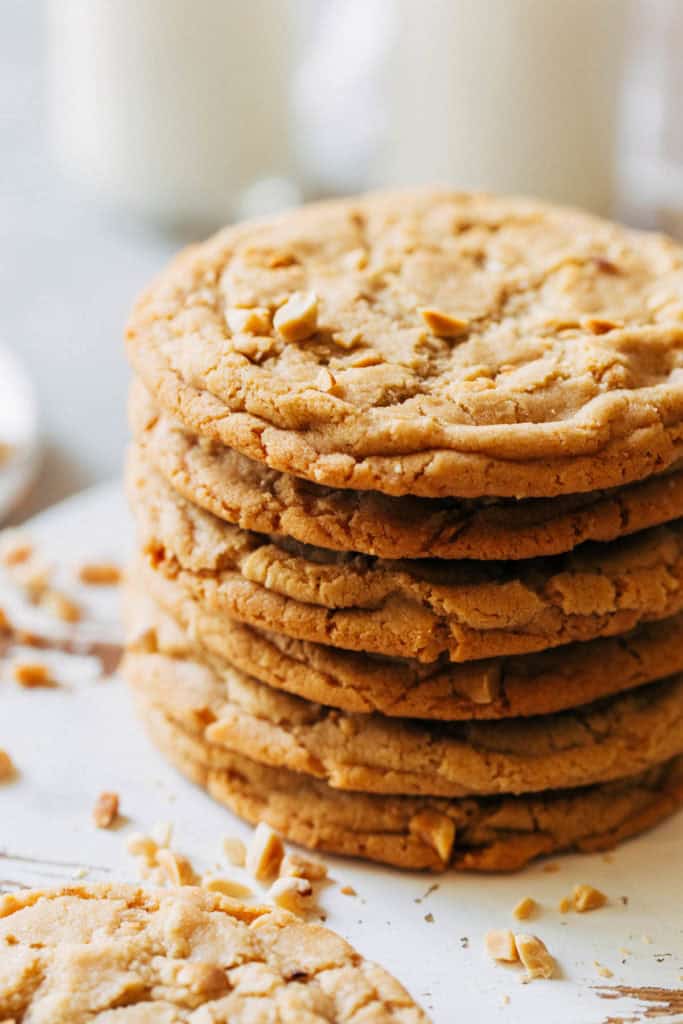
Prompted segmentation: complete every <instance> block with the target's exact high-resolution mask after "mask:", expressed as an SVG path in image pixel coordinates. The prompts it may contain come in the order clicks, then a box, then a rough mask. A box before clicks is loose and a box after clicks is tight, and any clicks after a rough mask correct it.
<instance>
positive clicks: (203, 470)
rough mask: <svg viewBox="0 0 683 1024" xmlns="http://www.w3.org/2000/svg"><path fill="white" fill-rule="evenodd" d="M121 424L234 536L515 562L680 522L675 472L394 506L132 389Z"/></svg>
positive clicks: (395, 554) (680, 485)
mask: <svg viewBox="0 0 683 1024" xmlns="http://www.w3.org/2000/svg"><path fill="white" fill-rule="evenodd" d="M130 419H131V426H132V429H133V433H134V435H135V438H136V441H137V444H138V446H139V447H140V449H141V451H142V452H143V454H144V457H145V459H146V460H147V461H148V462H149V463H150V464H151V465H152V466H154V468H155V469H156V470H157V471H158V472H159V473H161V474H163V476H165V477H166V479H167V480H168V482H169V483H170V484H171V485H172V486H173V487H174V488H175V489H176V491H178V492H179V493H180V494H182V495H183V497H185V498H187V499H188V501H191V502H193V503H194V504H195V505H199V506H200V507H201V508H204V509H206V511H207V512H212V513H213V514H214V515H215V516H218V517H219V518H220V519H225V520H226V521H227V522H229V523H235V524H236V525H238V526H241V527H242V529H244V530H255V531H257V532H259V533H267V534H283V535H285V536H289V537H293V538H294V540H298V541H301V542H302V543H304V544H314V545H317V546H318V547H322V548H332V549H333V550H336V551H359V552H362V553H365V554H369V555H378V556H380V557H381V558H475V559H520V558H537V557H539V556H546V555H555V554H561V553H563V552H565V551H570V550H571V549H572V548H575V547H577V545H579V544H582V543H584V542H585V541H589V540H593V541H611V540H616V539H617V538H618V537H623V536H627V535H628V534H631V533H636V532H637V531H638V530H644V529H646V528H647V527H650V526H657V525H659V524H661V523H666V522H669V521H670V520H671V519H676V518H678V517H679V516H681V515H683V469H681V468H678V467H674V468H672V470H671V471H669V472H667V473H663V474H658V475H657V476H653V477H650V478H649V479H647V480H642V481H638V482H637V483H633V484H628V485H626V486H624V487H619V488H613V489H611V490H607V491H593V492H589V493H587V494H570V495H564V496H560V497H557V498H545V499H544V498H535V499H534V498H530V499H528V500H527V501H509V500H508V501H505V500H503V499H501V500H498V501H496V500H494V499H479V500H477V499H469V500H468V499H460V500H458V499H454V498H450V499H448V498H443V499H438V498H416V497H411V496H410V495H406V496H404V497H402V498H395V497H391V496H390V495H387V494H380V492H379V491H353V490H342V489H339V488H337V489H334V488H330V487H321V486H320V485H318V484H314V483H311V481H310V480H304V479H303V478H301V477H296V476H291V475H290V474H287V473H279V472H277V470H274V469H269V468H268V466H266V465H265V464H264V463H262V462H257V461H256V460H254V459H249V458H247V457H246V456H244V455H240V453H239V452H237V451H234V450H233V449H231V448H226V447H225V446H224V445H221V444H218V443H216V442H214V441H210V440H207V439H205V438H201V437H199V436H197V435H195V434H191V433H190V432H188V431H187V430H186V429H185V428H184V427H183V425H182V424H181V423H180V422H179V421H178V420H175V419H173V418H172V417H171V416H169V415H167V414H166V413H164V412H163V411H162V410H160V409H159V408H158V407H157V406H155V405H154V403H153V402H152V400H151V398H150V396H149V394H148V393H147V392H146V391H145V388H144V387H143V385H142V384H141V383H140V382H139V381H135V382H134V384H133V388H132V391H131V399H130Z"/></svg>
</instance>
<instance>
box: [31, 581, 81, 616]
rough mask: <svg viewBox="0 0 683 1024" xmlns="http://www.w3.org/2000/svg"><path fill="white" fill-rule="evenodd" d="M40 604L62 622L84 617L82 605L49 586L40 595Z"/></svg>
mask: <svg viewBox="0 0 683 1024" xmlns="http://www.w3.org/2000/svg"><path fill="white" fill-rule="evenodd" d="M40 606H41V608H45V609H46V611H49V612H51V614H52V615H55V616H56V617H57V618H58V619H61V620H62V622H79V621H80V620H81V618H82V617H83V612H82V610H81V606H80V605H79V604H76V602H75V601H72V600H71V598H70V597H67V596H66V594H63V593H62V592H61V591H60V590H53V589H52V588H48V589H47V590H46V591H45V592H44V593H43V594H41V595H40Z"/></svg>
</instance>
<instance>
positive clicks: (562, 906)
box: [557, 896, 572, 914]
mask: <svg viewBox="0 0 683 1024" xmlns="http://www.w3.org/2000/svg"><path fill="white" fill-rule="evenodd" d="M557 909H558V910H559V912H560V913H561V914H568V913H569V911H570V910H571V909H572V901H571V900H570V899H569V897H568V896H563V897H562V899H561V900H560V902H559V904H558V907H557Z"/></svg>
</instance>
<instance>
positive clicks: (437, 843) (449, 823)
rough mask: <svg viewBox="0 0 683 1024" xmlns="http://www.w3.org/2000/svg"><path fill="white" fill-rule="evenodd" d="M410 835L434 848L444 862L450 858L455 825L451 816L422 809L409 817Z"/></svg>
mask: <svg viewBox="0 0 683 1024" xmlns="http://www.w3.org/2000/svg"><path fill="white" fill-rule="evenodd" d="M408 827H409V829H410V833H411V835H414V836H416V837H417V838H418V839H421V840H422V842H423V843H427V844H428V845H429V846H431V847H432V849H433V850H436V852H437V853H438V855H439V857H440V858H441V860H442V861H443V862H444V864H447V863H448V861H449V860H450V856H451V851H452V849H453V843H454V842H455V825H454V823H453V820H452V819H451V818H448V817H447V816H446V815H445V814H439V813H438V812H437V811H422V812H421V813H420V814H416V815H415V816H414V817H412V818H411V819H410V823H409V826H408Z"/></svg>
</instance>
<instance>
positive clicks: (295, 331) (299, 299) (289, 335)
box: [273, 292, 318, 341]
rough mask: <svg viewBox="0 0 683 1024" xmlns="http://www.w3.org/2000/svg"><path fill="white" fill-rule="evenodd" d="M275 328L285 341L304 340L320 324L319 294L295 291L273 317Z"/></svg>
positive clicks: (313, 332)
mask: <svg viewBox="0 0 683 1024" xmlns="http://www.w3.org/2000/svg"><path fill="white" fill-rule="evenodd" d="M273 326H274V327H275V330H276V331H277V333H278V334H279V335H280V337H282V338H284V340H285V341H303V339H304V338H310V336H311V335H312V334H315V331H316V328H317V326H318V296H317V295H316V294H315V292H294V293H293V294H292V295H290V297H289V298H288V299H287V301H286V302H285V304H284V305H283V306H280V308H279V309H278V311H277V312H276V314H275V316H274V317H273Z"/></svg>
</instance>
